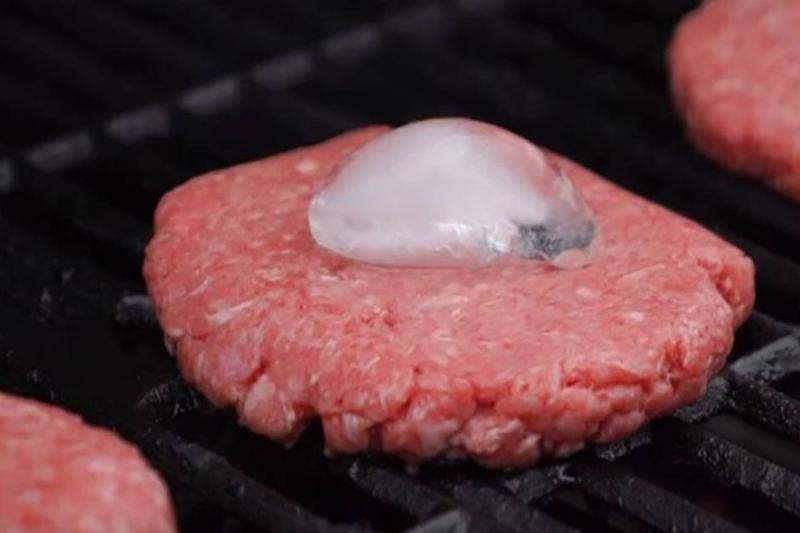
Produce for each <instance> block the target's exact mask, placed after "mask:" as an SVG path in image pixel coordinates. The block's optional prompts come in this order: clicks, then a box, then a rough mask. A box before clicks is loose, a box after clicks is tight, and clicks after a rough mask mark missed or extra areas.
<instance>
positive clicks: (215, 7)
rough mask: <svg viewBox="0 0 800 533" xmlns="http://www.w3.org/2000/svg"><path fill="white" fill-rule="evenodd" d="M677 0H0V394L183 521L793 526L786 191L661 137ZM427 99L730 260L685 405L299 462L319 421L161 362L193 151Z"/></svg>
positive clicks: (203, 524)
mask: <svg viewBox="0 0 800 533" xmlns="http://www.w3.org/2000/svg"><path fill="white" fill-rule="evenodd" d="M693 5H694V3H693V2H690V1H679V2H678V1H676V2H670V3H669V5H667V4H665V3H663V2H657V1H655V0H652V1H646V2H642V1H637V2H634V1H632V0H605V1H604V2H590V1H588V0H565V1H563V2H558V3H556V2H525V3H523V2H512V1H499V0H470V1H460V2H413V3H410V2H405V3H401V2H394V1H383V2H361V1H352V2H348V3H347V4H346V9H344V8H342V9H338V8H337V9H334V8H332V7H329V6H330V4H328V3H326V2H322V1H314V2H302V3H298V2H288V1H286V2H267V3H264V2H253V1H250V0H232V1H230V2H226V3H225V5H224V6H223V5H222V4H219V3H214V2H210V1H198V2H192V7H191V9H188V7H187V3H186V2H183V1H180V0H172V1H170V2H154V1H145V2H133V1H130V2H128V1H125V2H120V3H118V5H115V6H114V7H113V8H112V7H109V6H107V5H105V4H103V3H101V2H99V1H90V0H80V1H79V2H75V3H73V2H70V3H69V4H68V3H67V2H62V1H60V0H58V1H56V0H51V1H47V2H44V1H36V2H22V1H19V2H17V1H13V2H9V3H8V7H7V8H4V10H3V13H2V14H0V30H3V31H0V35H3V37H0V39H3V43H4V45H5V46H4V47H2V50H6V51H10V53H8V52H0V60H1V61H2V64H3V66H4V70H3V74H2V75H0V110H2V111H3V114H4V117H5V118H4V121H5V125H4V127H3V129H2V131H0V255H2V257H0V261H2V264H3V267H2V268H0V319H2V323H3V331H2V333H0V347H2V351H1V352H0V355H2V358H0V386H2V387H3V388H4V389H7V390H12V391H16V392H20V393H24V394H29V395H34V396H37V397H40V398H43V399H48V400H51V401H57V402H59V403H61V404H63V405H65V406H67V407H69V408H71V409H74V410H76V411H79V412H81V413H83V414H84V415H85V416H86V417H87V418H89V419H90V420H91V421H93V422H96V423H101V424H105V425H109V426H113V427H115V428H117V429H118V430H119V431H120V432H121V433H123V434H124V435H125V436H127V437H128V438H130V439H132V440H136V441H137V442H138V443H139V444H140V445H141V446H142V448H143V449H144V450H145V452H146V453H147V455H148V457H149V458H150V459H151V460H152V461H153V463H154V464H155V465H157V466H158V467H159V468H160V469H161V470H162V472H164V474H165V476H166V477H167V478H168V480H169V482H170V484H171V485H172V488H173V493H174V497H175V501H176V506H177V509H178V513H179V517H180V521H181V525H182V527H183V528H184V529H185V530H190V531H195V530H214V531H236V532H239V531H251V530H259V529H267V530H272V531H400V530H406V531H418V532H433V531H436V532H438V531H576V530H598V531H675V530H679V531H739V530H742V531H748V530H751V531H769V530H777V529H783V530H789V529H790V528H795V529H796V528H797V527H798V525H800V477H798V476H799V473H800V460H799V459H797V458H798V457H800V454H798V452H800V447H798V446H800V416H798V415H800V403H798V398H800V388H798V386H797V384H798V382H800V380H798V376H799V375H800V372H798V371H800V340H799V339H800V334H799V333H798V330H797V329H796V328H794V327H793V326H791V325H789V324H792V323H799V322H800V208H798V207H797V206H795V205H792V204H790V203H788V202H786V201H785V200H783V199H781V198H780V197H778V196H777V195H775V194H774V193H772V192H770V191H768V190H766V189H764V188H762V187H761V186H759V185H758V184H756V183H754V182H751V181H748V180H746V179H741V178H738V177H736V176H731V175H729V174H728V173H726V172H724V171H721V170H719V169H718V168H716V167H715V166H714V165H712V164H710V163H708V162H706V161H705V160H704V159H703V158H702V157H700V156H698V155H696V154H695V152H694V151H693V150H692V149H691V148H690V147H689V146H688V145H687V144H686V143H685V142H684V141H683V140H682V139H683V138H682V133H681V131H682V128H681V125H680V123H679V121H678V120H677V119H676V118H675V117H674V116H673V114H672V113H671V111H670V105H669V99H668V95H667V93H666V90H665V73H664V71H663V66H662V59H661V58H662V55H663V51H664V46H665V43H666V42H667V40H668V37H669V34H670V32H671V30H672V28H673V27H674V24H675V22H676V21H677V20H678V18H679V17H680V15H681V14H682V13H684V12H685V11H686V10H687V9H689V8H690V7H692V6H693ZM209 21H213V23H211V22H209ZM188 86H192V87H193V88H191V89H183V88H184V87H188ZM178 89H180V92H179V93H178V94H177V96H169V97H166V95H168V94H172V93H173V92H174V91H175V90H178ZM131 108H132V109H133V110H132V111H124V112H121V110H123V109H131ZM109 113H116V114H113V115H112V118H110V119H103V118H102V117H105V116H108V114H109ZM441 114H468V115H472V116H475V117H477V118H481V119H485V120H490V121H493V122H497V123H500V124H503V125H505V126H507V127H510V128H512V129H514V130H516V131H518V132H520V133H522V134H523V135H525V136H528V137H530V138H533V139H535V140H536V141H537V142H540V143H542V144H545V145H548V146H550V147H552V148H554V149H556V150H559V151H562V152H565V153H568V154H570V155H571V156H572V157H574V158H575V159H577V160H578V161H580V162H582V163H584V164H586V165H588V166H590V167H593V168H595V169H596V170H598V171H599V172H600V173H602V174H604V175H606V176H608V177H609V178H610V179H612V180H615V181H617V182H618V183H620V184H622V185H623V186H626V187H628V188H630V189H632V190H634V191H635V192H638V193H640V194H643V195H644V196H647V197H650V198H653V199H654V200H656V201H659V202H661V203H664V204H666V205H668V206H670V207H672V208H673V209H676V210H678V211H680V212H683V213H685V214H687V215H688V216H691V217H692V218H695V219H697V220H699V221H701V222H702V223H704V224H706V225H709V226H711V227H712V228H714V229H715V230H717V231H718V232H720V233H721V234H723V235H724V236H725V237H726V238H728V239H730V240H733V241H734V242H736V243H737V244H739V245H740V246H742V247H743V248H745V249H746V250H747V251H748V253H749V254H750V255H751V256H752V257H753V258H754V259H755V261H756V263H757V266H758V279H757V283H758V291H759V302H758V305H757V309H758V310H757V312H756V313H755V314H754V315H753V317H752V318H751V319H750V320H749V322H748V323H747V324H746V325H745V326H744V327H743V328H742V330H741V331H740V332H739V333H738V334H737V340H736V345H735V348H734V354H733V355H732V357H731V360H732V363H731V364H730V365H729V366H728V367H727V368H726V369H725V370H724V371H723V372H722V373H721V374H720V375H719V376H718V377H717V378H715V379H714V381H713V382H712V383H711V384H710V386H709V392H708V394H707V396H706V397H705V398H704V399H703V400H702V401H701V402H699V403H698V404H696V405H694V406H692V407H690V408H687V409H684V410H682V411H680V412H678V413H676V414H675V415H673V416H672V417H670V418H668V419H664V420H661V421H657V422H655V423H653V424H651V425H650V426H648V428H646V429H645V430H644V431H643V432H641V433H640V434H638V435H636V436H634V437H631V438H630V439H628V440H627V441H625V442H623V443H620V444H617V445H613V446H610V447H605V448H600V449H596V450H591V451H587V452H584V453H582V454H580V455H578V456H576V457H575V458H574V459H572V460H569V461H566V462H553V463H548V464H545V465H542V466H541V467H539V468H536V469H531V470H527V471H523V472H515V473H497V472H484V471H482V470H481V469H480V468H477V467H474V466H470V465H448V464H434V465H428V466H424V467H422V468H421V470H420V471H419V472H418V473H417V474H416V475H409V474H408V473H407V472H406V471H405V470H404V469H403V468H402V467H401V466H400V465H399V464H397V463H396V462H394V461H392V460H390V459H387V458H381V457H374V456H358V457H354V458H349V457H336V458H325V457H324V456H323V454H322V450H321V438H320V434H319V430H318V429H317V430H312V431H310V432H309V433H308V434H307V435H306V436H305V437H304V438H303V439H301V441H300V442H299V443H298V445H297V446H296V447H295V448H294V449H293V450H291V451H287V450H284V449H282V448H280V447H277V446H274V445H272V444H271V443H269V442H267V441H265V440H263V439H260V438H258V437H255V436H253V435H251V434H249V433H248V432H246V431H244V430H242V429H240V428H239V427H238V426H237V425H236V424H235V422H234V421H233V418H232V417H231V416H230V415H229V414H227V413H224V412H219V411H217V410H215V409H213V408H212V407H211V406H210V405H209V404H208V403H207V402H205V401H204V400H202V399H201V398H200V397H198V396H197V395H196V394H195V393H194V392H192V390H191V389H189V388H188V387H187V386H185V385H184V384H183V383H182V382H181V381H180V380H179V379H178V378H177V371H176V369H175V367H174V363H173V362H172V361H171V359H170V358H169V357H168V356H167V354H166V352H165V350H164V348H163V346H162V344H161V338H160V333H159V331H158V328H157V325H156V324H155V321H154V318H153V315H152V310H151V309H150V306H149V302H148V300H147V298H146V297H144V296H143V293H144V287H143V284H142V281H141V277H140V274H139V268H140V265H141V253H142V250H143V246H144V244H145V243H146V242H147V239H148V237H149V234H150V217H151V214H152V211H153V209H154V207H155V202H156V201H157V199H158V197H159V196H160V195H161V194H162V193H163V192H165V191H166V190H167V189H169V188H170V187H172V186H174V185H176V184H177V183H180V182H181V181H183V180H185V179H186V178H188V177H190V176H192V175H194V174H197V173H200V172H203V171H206V170H209V169H211V168H215V167H220V166H225V165H229V164H231V163H235V162H239V161H242V160H246V159H250V158H254V157H260V156H264V155H267V154H269V153H273V152H277V151H281V150H284V149H287V148H291V147H294V146H298V145H303V144H309V143H312V142H316V141H319V140H322V139H325V138H326V137H329V136H331V135H334V134H336V133H339V132H342V131H345V130H348V129H351V128H354V127H357V126H359V125H365V124H369V123H374V122H390V123H401V122H404V121H408V120H412V119H414V118H418V117H423V116H429V115H441ZM86 124H94V125H92V126H89V127H87V126H86ZM67 130H71V131H72V132H71V133H67V134H63V133H61V134H60V136H57V137H53V138H52V140H50V141H46V142H41V139H42V138H44V137H48V136H51V134H55V133H58V132H63V131H67ZM31 143H34V144H31ZM31 145H32V146H33V147H29V146H31ZM3 156H7V157H5V158H3Z"/></svg>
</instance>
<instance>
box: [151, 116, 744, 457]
mask: <svg viewBox="0 0 800 533" xmlns="http://www.w3.org/2000/svg"><path fill="white" fill-rule="evenodd" d="M385 131H386V128H383V127H373V128H369V129H365V130H360V131H356V132H353V133H350V134H347V135H343V136H341V137H337V138H335V139H332V140H330V141H328V142H325V143H322V144H320V145H317V146H312V147H309V148H303V149H299V150H295V151H292V152H288V153H285V154H281V155H278V156H275V157H271V158H268V159H264V160H261V161H256V162H253V163H249V164H244V165H240V166H236V167H233V168H229V169H225V170H221V171H217V172H212V173H210V174H207V175H205V176H201V177H199V178H196V179H193V180H191V181H189V182H188V183H186V184H184V185H182V186H180V187H178V188H177V189H175V190H173V191H171V192H169V193H168V194H167V195H166V196H165V197H164V198H163V199H162V201H161V203H160V205H159V207H158V210H157V212H156V217H155V227H156V232H155V236H154V237H153V240H152V241H151V242H150V245H149V247H148V249H147V258H146V261H145V266H144V275H145V278H146V280H147V283H148V286H149V290H150V294H151V296H152V298H153V301H154V302H155V306H156V309H157V311H158V315H159V319H160V321H161V324H162V326H163V328H164V331H165V333H166V337H167V341H168V345H169V346H170V347H171V348H172V349H173V350H174V351H175V353H176V355H177V357H178V362H179V364H180V367H181V369H182V371H183V373H184V375H185V376H186V378H187V379H188V380H189V381H190V382H192V383H193V384H195V385H196V386H197V387H198V388H199V389H200V390H201V391H202V392H203V393H204V394H205V395H206V396H207V397H208V398H210V399H211V401H213V402H214V403H216V404H217V405H220V406H233V407H234V408H235V409H236V411H237V412H238V414H239V417H240V419H241V421H242V423H243V424H245V425H246V426H247V427H249V428H251V429H252V430H253V431H255V432H258V433H261V434H263V435H266V436H268V437H269V438H271V439H275V440H278V441H281V442H284V443H291V442H292V441H293V440H294V439H296V438H297V436H298V434H299V433H300V432H301V431H302V430H303V428H304V427H305V426H306V424H307V423H308V422H309V421H310V420H311V419H312V418H314V417H316V416H319V417H321V419H322V422H323V426H324V430H325V436H326V441H327V447H328V449H329V450H330V451H332V452H344V453H351V452H357V451H360V450H365V449H382V450H384V451H387V452H391V453H397V454H400V455H402V456H404V457H405V458H407V459H408V460H411V461H417V460H422V459H427V458H432V457H434V456H439V455H446V456H450V457H459V456H469V457H472V458H474V459H476V460H477V461H479V462H481V463H483V464H485V465H488V466H492V467H512V466H522V465H530V464H533V463H535V462H536V461H537V460H538V459H539V457H540V456H541V455H542V454H554V455H557V456H564V455H567V454H570V453H573V452H575V451H576V450H578V449H580V448H581V447H582V446H583V445H584V444H585V443H586V442H608V441H611V440H613V439H617V438H620V437H623V436H625V435H628V434H629V433H631V432H633V431H634V430H636V429H637V428H639V427H640V426H641V425H642V424H644V423H645V421H646V420H648V419H650V418H653V417H655V416H657V415H659V414H662V413H664V412H665V411H668V410H670V409H674V408H676V407H678V406H681V405H684V404H686V403H689V402H691V401H693V400H695V399H696V398H698V397H699V396H700V395H701V394H702V393H703V391H704V389H705V386H706V383H707V381H708V380H709V378H710V376H711V375H712V374H713V373H714V372H716V371H717V370H719V369H720V367H722V365H723V363H724V362H725V358H726V355H727V354H728V352H729V350H730V348H731V344H732V340H733V331H734V328H735V327H736V326H737V325H739V324H740V323H741V322H742V321H743V320H744V319H745V317H746V316H747V315H748V313H749V312H750V309H751V307H752V304H753V298H754V289H753V263H752V262H751V261H750V259H749V258H748V257H746V256H745V255H744V254H743V253H742V252H741V251H739V250H738V249H736V248H735V247H733V246H731V245H730V244H728V243H726V242H724V241H722V240H721V239H719V238H717V237H716V236H714V235H713V234H711V233H710V232H708V231H706V230H705V229H703V228H702V227H700V226H698V225H697V224H695V223H693V222H690V221H689V220H686V219H684V218H682V217H680V216H678V215H676V214H674V213H671V212H670V211H668V210H666V209H664V208H662V207H659V206H657V205H654V204H651V203H650V202H647V201H645V200H643V199H641V198H638V197H636V196H634V195H633V194H630V193H628V192H625V191H623V190H621V189H619V188H617V187H615V186H613V185H611V184H609V183H608V182H606V181H605V180H603V179H601V178H599V177H597V176H596V175H594V174H592V173H591V172H589V171H587V170H585V169H583V168H582V167H580V166H578V165H577V164H575V163H573V162H571V161H569V160H567V159H564V158H562V157H558V156H553V157H554V158H555V159H556V160H557V161H558V162H559V163H560V164H561V165H562V166H563V168H564V169H565V170H566V171H567V172H568V173H569V174H570V175H571V176H572V178H573V180H574V181H575V183H576V184H577V185H578V187H579V188H580V189H581V191H582V193H583V195H584V197H585V198H586V200H587V202H588V204H589V205H590V207H591V208H592V209H593V211H594V213H595V215H596V218H597V221H598V223H599V225H600V227H601V231H602V232H603V233H604V236H605V239H606V241H607V243H606V251H605V256H604V257H602V258H601V259H600V260H598V261H597V262H595V263H593V264H592V265H590V266H589V267H587V268H584V269H580V270H554V269H552V268H551V267H547V266H546V265H544V264H542V263H539V262H533V261H528V260H513V261H509V262H504V263H495V264H492V265H490V266H488V267H485V268H479V269H414V268H392V267H379V266H371V265H367V264H363V263H358V262H354V261H351V260H348V259H345V258H343V257H340V256H337V255H334V254H332V253H329V252H326V251H325V250H323V249H321V248H320V247H318V246H317V245H316V244H315V242H314V241H313V240H312V238H311V235H310V233H309V228H308V224H307V218H306V217H307V213H306V211H307V208H308V204H309V201H310V198H311V196H312V194H313V193H314V191H316V190H317V189H318V188H319V187H320V185H321V184H322V183H323V182H324V180H325V179H326V176H327V175H328V174H329V172H330V171H331V169H332V167H333V166H334V165H336V164H337V163H338V162H339V161H341V160H342V158H343V157H345V156H346V155H348V154H349V153H351V152H352V151H353V150H355V149H356V148H357V147H359V146H360V145H362V144H363V143H365V142H367V141H369V140H370V139H373V138H375V137H377V136H379V135H381V134H382V133H383V132H385Z"/></svg>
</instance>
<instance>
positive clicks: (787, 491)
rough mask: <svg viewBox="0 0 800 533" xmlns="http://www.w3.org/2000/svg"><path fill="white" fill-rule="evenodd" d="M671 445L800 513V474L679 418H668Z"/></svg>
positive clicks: (729, 481) (726, 477) (733, 481)
mask: <svg viewBox="0 0 800 533" xmlns="http://www.w3.org/2000/svg"><path fill="white" fill-rule="evenodd" d="M660 427H661V428H662V429H664V430H665V431H668V432H669V433H668V436H667V434H666V433H665V434H664V436H665V438H668V439H669V441H670V443H671V446H673V447H674V449H675V451H676V453H678V454H679V456H680V458H681V459H682V460H683V461H685V462H686V463H688V464H691V465H692V466H694V467H696V468H699V469H700V470H702V471H703V472H704V473H706V474H708V475H710V476H713V477H715V478H717V479H720V480H721V481H723V482H725V483H727V484H729V485H733V486H738V487H742V488H744V489H747V490H750V491H753V492H756V493H759V494H762V495H764V496H765V497H766V498H767V499H769V500H770V501H771V502H772V503H774V504H775V505H777V506H779V507H781V508H782V509H785V510H786V511H789V512H790V513H792V514H795V515H798V516H800V476H798V475H797V474H795V473H793V472H791V471H790V470H788V469H786V468H783V467H781V466H778V465H776V464H774V463H772V462H769V461H767V460H765V459H763V458H761V457H759V456H757V455H755V454H753V453H750V452H748V451H746V450H744V449H743V448H741V447H739V446H737V445H735V444H732V443H731V442H728V441H727V440H725V439H723V438H721V437H717V436H715V435H711V434H709V433H708V432H706V431H704V430H702V429H700V428H698V427H695V426H690V425H686V424H683V423H680V422H677V421H672V420H667V421H665V422H664V424H663V425H662V426H660Z"/></svg>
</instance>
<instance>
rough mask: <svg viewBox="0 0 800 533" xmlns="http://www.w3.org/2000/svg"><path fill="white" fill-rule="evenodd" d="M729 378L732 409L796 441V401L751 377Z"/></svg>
mask: <svg viewBox="0 0 800 533" xmlns="http://www.w3.org/2000/svg"><path fill="white" fill-rule="evenodd" d="M729 379H730V383H731V385H732V386H731V387H730V391H731V396H730V397H729V401H731V402H732V404H733V409H734V411H736V412H737V413H739V414H741V415H743V416H745V417H746V418H749V419H750V420H753V421H756V422H759V423H761V424H764V425H766V426H767V427H769V428H770V429H772V430H773V431H776V432H778V433H781V434H783V435H786V436H788V437H791V438H792V439H794V440H795V441H796V442H800V402H798V401H797V400H794V399H792V398H791V397H789V396H787V395H786V394H783V393H782V392H779V391H777V390H775V389H773V388H772V387H769V386H766V385H763V384H761V383H759V382H757V381H755V380H752V379H747V378H743V377H739V376H737V375H736V374H733V373H731V374H730V375H729Z"/></svg>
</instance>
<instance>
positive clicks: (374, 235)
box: [308, 118, 599, 268]
mask: <svg viewBox="0 0 800 533" xmlns="http://www.w3.org/2000/svg"><path fill="white" fill-rule="evenodd" d="M308 217H309V225H310V228H311V234H312V236H313V237H314V240H315V241H316V242H317V243H318V244H319V245H320V246H322V247H324V248H327V249H329V250H332V251H334V252H337V253H339V254H341V255H344V256H346V257H349V258H351V259H356V260H359V261H364V262H368V263H376V264H382V265H396V266H414V267H444V266H450V267H452V266H479V265H484V264H487V263H489V262H491V261H493V260H496V259H498V258H500V257H504V256H512V257H514V256H516V257H524V258H528V259H532V260H542V261H546V262H548V263H551V264H553V265H555V266H556V267H559V268H574V267H580V266H583V265H586V264H587V263H589V262H591V260H592V259H593V258H594V257H595V256H596V254H597V252H598V247H599V238H598V235H597V233H598V231H597V226H596V225H595V223H594V220H593V219H592V215H591V213H590V212H589V210H588V208H587V207H586V204H585V202H584V200H583V198H582V197H581V194H580V192H579V191H578V189H577V188H576V187H575V186H574V185H573V183H572V181H571V180H570V179H569V177H568V176H567V175H566V174H565V173H564V172H563V171H562V170H561V169H560V168H558V167H557V166H556V165H555V164H554V163H553V162H552V161H550V160H549V159H548V158H547V157H546V156H545V154H544V153H543V152H542V151H541V150H540V149H539V148H538V147H536V146H535V145H533V144H531V143H530V142H528V141H526V140H525V139H523V138H521V137H518V136H517V135H514V134H512V133H511V132H508V131H506V130H504V129H501V128H499V127H496V126H492V125H490V124H485V123H481V122H477V121H473V120H468V119H461V118H448V119H431V120H424V121H421V122H414V123H411V124H408V125H406V126H403V127H400V128H397V129H395V130H392V131H390V132H388V133H386V134H384V135H382V136H381V137H378V138H377V139H375V140H373V141H371V142H369V143H367V144H365V145H364V146H362V147H361V148H360V149H358V150H357V151H355V152H354V153H353V154H352V155H351V156H350V157H348V158H346V159H345V160H344V161H343V162H342V163H341V164H340V165H339V166H338V168H337V169H336V170H334V171H333V173H332V175H331V177H330V179H329V181H328V183H327V184H326V185H325V186H324V187H323V188H322V189H321V190H320V191H319V192H318V193H317V194H316V196H315V197H314V198H313V200H312V202H311V206H310V208H309V214H308Z"/></svg>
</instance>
